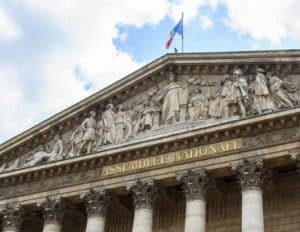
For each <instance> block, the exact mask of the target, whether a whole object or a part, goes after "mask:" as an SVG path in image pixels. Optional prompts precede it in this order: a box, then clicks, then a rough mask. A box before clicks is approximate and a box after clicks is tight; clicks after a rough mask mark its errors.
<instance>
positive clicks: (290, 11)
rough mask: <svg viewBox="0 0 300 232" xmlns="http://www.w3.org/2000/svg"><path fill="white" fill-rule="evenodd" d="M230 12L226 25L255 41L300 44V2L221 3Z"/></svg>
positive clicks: (237, 0)
mask: <svg viewBox="0 0 300 232" xmlns="http://www.w3.org/2000/svg"><path fill="white" fill-rule="evenodd" d="M222 1H223V3H225V5H226V7H227V10H228V17H227V24H228V25H229V26H230V27H231V28H232V29H233V30H234V31H236V32H238V33H241V34H245V35H249V36H250V37H251V38H252V39H253V40H256V41H263V40H265V41H270V42H271V43H272V44H273V45H279V44H280V43H281V42H282V40H283V39H286V38H293V39H295V40H297V41H300V27H299V23H300V14H299V9H300V1H298V0H284V1H273V0H222Z"/></svg>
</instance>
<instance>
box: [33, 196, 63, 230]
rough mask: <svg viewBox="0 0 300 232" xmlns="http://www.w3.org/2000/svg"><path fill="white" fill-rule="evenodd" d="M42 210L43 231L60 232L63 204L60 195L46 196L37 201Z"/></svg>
mask: <svg viewBox="0 0 300 232" xmlns="http://www.w3.org/2000/svg"><path fill="white" fill-rule="evenodd" d="M38 206H39V207H42V208H43V210H44V212H43V216H44V228H43V232H60V231H61V230H62V220H63V216H64V208H65V204H64V201H63V199H62V198H61V197H52V198H49V197H47V198H46V199H45V200H44V201H42V202H40V203H38Z"/></svg>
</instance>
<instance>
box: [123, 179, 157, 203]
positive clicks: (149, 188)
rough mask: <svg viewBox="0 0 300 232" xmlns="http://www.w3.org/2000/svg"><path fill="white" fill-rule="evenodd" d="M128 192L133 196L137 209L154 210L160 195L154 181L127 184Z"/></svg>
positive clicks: (138, 181)
mask: <svg viewBox="0 0 300 232" xmlns="http://www.w3.org/2000/svg"><path fill="white" fill-rule="evenodd" d="M127 190H128V191H129V192H130V193H131V194H132V196H133V202H134V205H135V208H152V206H153V203H154V201H155V199H156V197H157V195H158V187H157V184H156V183H155V181H154V180H153V179H147V180H137V181H135V182H131V183H127Z"/></svg>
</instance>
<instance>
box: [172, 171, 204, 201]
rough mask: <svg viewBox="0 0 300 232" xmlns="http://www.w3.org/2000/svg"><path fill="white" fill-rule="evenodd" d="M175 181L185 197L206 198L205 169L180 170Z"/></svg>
mask: <svg viewBox="0 0 300 232" xmlns="http://www.w3.org/2000/svg"><path fill="white" fill-rule="evenodd" d="M177 181H178V183H179V184H180V185H181V186H182V188H183V191H184V193H185V195H186V198H187V199H203V200H205V199H206V193H207V184H208V178H207V174H206V171H205V169H197V170H193V171H192V170H188V171H184V172H180V173H178V175H177Z"/></svg>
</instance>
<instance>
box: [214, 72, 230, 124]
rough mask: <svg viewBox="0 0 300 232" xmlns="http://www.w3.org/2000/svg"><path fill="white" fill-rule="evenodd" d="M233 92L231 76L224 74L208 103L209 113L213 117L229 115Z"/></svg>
mask: <svg viewBox="0 0 300 232" xmlns="http://www.w3.org/2000/svg"><path fill="white" fill-rule="evenodd" d="M232 94H233V81H232V77H231V76H230V75H228V74H226V75H224V80H223V81H222V82H221V86H220V87H219V88H218V89H217V91H216V93H215V95H214V97H213V99H212V101H211V102H210V105H209V110H208V112H209V115H210V116H211V117H213V118H222V117H229V105H230V103H231V97H232Z"/></svg>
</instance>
